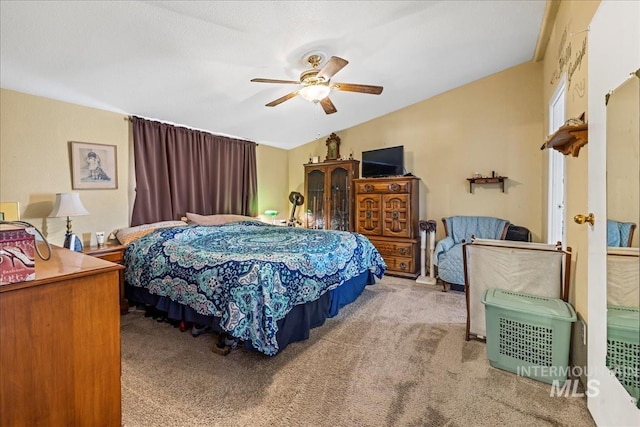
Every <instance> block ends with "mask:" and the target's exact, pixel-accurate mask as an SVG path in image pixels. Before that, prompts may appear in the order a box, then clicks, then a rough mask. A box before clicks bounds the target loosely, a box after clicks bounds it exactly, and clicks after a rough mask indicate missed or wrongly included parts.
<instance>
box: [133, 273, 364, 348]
mask: <svg viewBox="0 0 640 427" xmlns="http://www.w3.org/2000/svg"><path fill="white" fill-rule="evenodd" d="M374 283H375V275H374V274H373V273H372V272H371V271H369V270H367V271H366V272H364V273H362V274H360V275H359V276H356V277H354V278H352V279H349V280H347V281H346V282H344V283H343V284H342V285H340V286H339V287H337V288H335V289H332V290H330V291H328V292H326V293H324V294H323V295H322V296H321V297H320V298H318V299H317V300H315V301H310V302H307V303H306V304H300V305H296V306H295V307H293V308H292V309H291V311H290V312H289V313H287V315H286V316H285V317H284V318H283V319H280V320H278V332H277V333H276V340H277V341H278V349H279V350H278V352H280V351H282V350H283V349H284V348H285V347H286V346H287V345H289V344H290V343H292V342H297V341H304V340H306V339H308V338H309V331H310V330H311V329H313V328H317V327H319V326H322V325H323V324H324V322H325V320H326V319H327V318H331V317H334V316H336V315H337V314H338V313H339V312H340V309H341V308H342V307H344V306H346V305H347V304H350V303H352V302H353V301H355V300H356V299H357V298H358V297H359V296H360V294H361V293H362V291H364V288H365V287H366V286H367V285H373V284H374ZM125 293H126V297H127V299H128V300H129V304H130V305H135V304H144V305H145V306H153V307H155V308H156V309H157V310H160V311H162V312H165V313H166V316H167V318H169V319H171V320H176V321H183V320H184V321H185V322H191V323H195V324H198V325H202V326H211V328H212V329H213V330H214V331H215V332H219V333H220V332H224V331H223V330H222V328H220V325H219V323H220V318H219V317H216V316H205V315H202V314H200V313H197V312H196V311H195V310H194V309H193V308H191V307H189V306H186V305H183V304H180V303H177V302H175V301H172V300H171V299H170V298H168V297H164V296H158V295H154V294H151V293H149V291H148V290H147V289H145V288H139V287H134V286H129V285H126V289H125ZM245 347H246V348H247V349H253V347H252V346H251V342H249V341H247V342H245Z"/></svg>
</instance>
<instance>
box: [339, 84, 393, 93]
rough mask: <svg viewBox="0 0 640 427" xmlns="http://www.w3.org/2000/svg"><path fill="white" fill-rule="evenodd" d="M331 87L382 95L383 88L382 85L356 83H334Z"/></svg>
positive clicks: (345, 90)
mask: <svg viewBox="0 0 640 427" xmlns="http://www.w3.org/2000/svg"><path fill="white" fill-rule="evenodd" d="M331 87H332V88H333V89H335V90H341V91H343V92H359V93H369V94H371V95H380V94H381V93H382V89H383V87H382V86H371V85H358V84H354V83H334V84H333V85H331Z"/></svg>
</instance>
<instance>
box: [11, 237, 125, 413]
mask: <svg viewBox="0 0 640 427" xmlns="http://www.w3.org/2000/svg"><path fill="white" fill-rule="evenodd" d="M43 253H46V249H44V248H43ZM122 268H123V267H122V266H120V265H117V264H114V263H111V262H108V261H104V260H102V259H99V258H95V257H91V256H87V255H84V254H82V253H77V252H72V251H69V250H67V249H63V248H59V247H52V255H51V259H50V260H48V261H42V260H40V259H39V258H38V257H36V279H35V280H33V281H28V282H21V283H13V284H9V285H3V286H0V425H2V426H71V425H74V426H120V425H121V401H120V399H121V391H120V304H119V296H118V282H119V271H120V270H121V269H122Z"/></svg>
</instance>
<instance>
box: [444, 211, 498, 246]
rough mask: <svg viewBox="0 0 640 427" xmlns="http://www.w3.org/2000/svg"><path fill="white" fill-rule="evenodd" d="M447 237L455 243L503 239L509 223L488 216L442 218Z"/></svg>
mask: <svg viewBox="0 0 640 427" xmlns="http://www.w3.org/2000/svg"><path fill="white" fill-rule="evenodd" d="M443 221H444V222H445V230H446V233H447V236H451V237H452V238H453V241H454V242H456V243H462V242H463V241H466V242H468V241H470V240H471V236H475V237H477V238H478V239H496V240H497V239H504V237H505V235H506V233H507V228H508V227H509V221H507V220H504V219H500V218H494V217H489V216H451V217H449V218H444V219H443Z"/></svg>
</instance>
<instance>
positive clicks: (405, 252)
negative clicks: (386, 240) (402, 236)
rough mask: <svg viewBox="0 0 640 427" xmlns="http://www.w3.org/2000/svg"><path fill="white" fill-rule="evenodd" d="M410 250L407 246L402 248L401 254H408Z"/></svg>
mask: <svg viewBox="0 0 640 427" xmlns="http://www.w3.org/2000/svg"><path fill="white" fill-rule="evenodd" d="M408 252H409V251H408V250H407V248H400V255H406V254H407V253H408Z"/></svg>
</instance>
